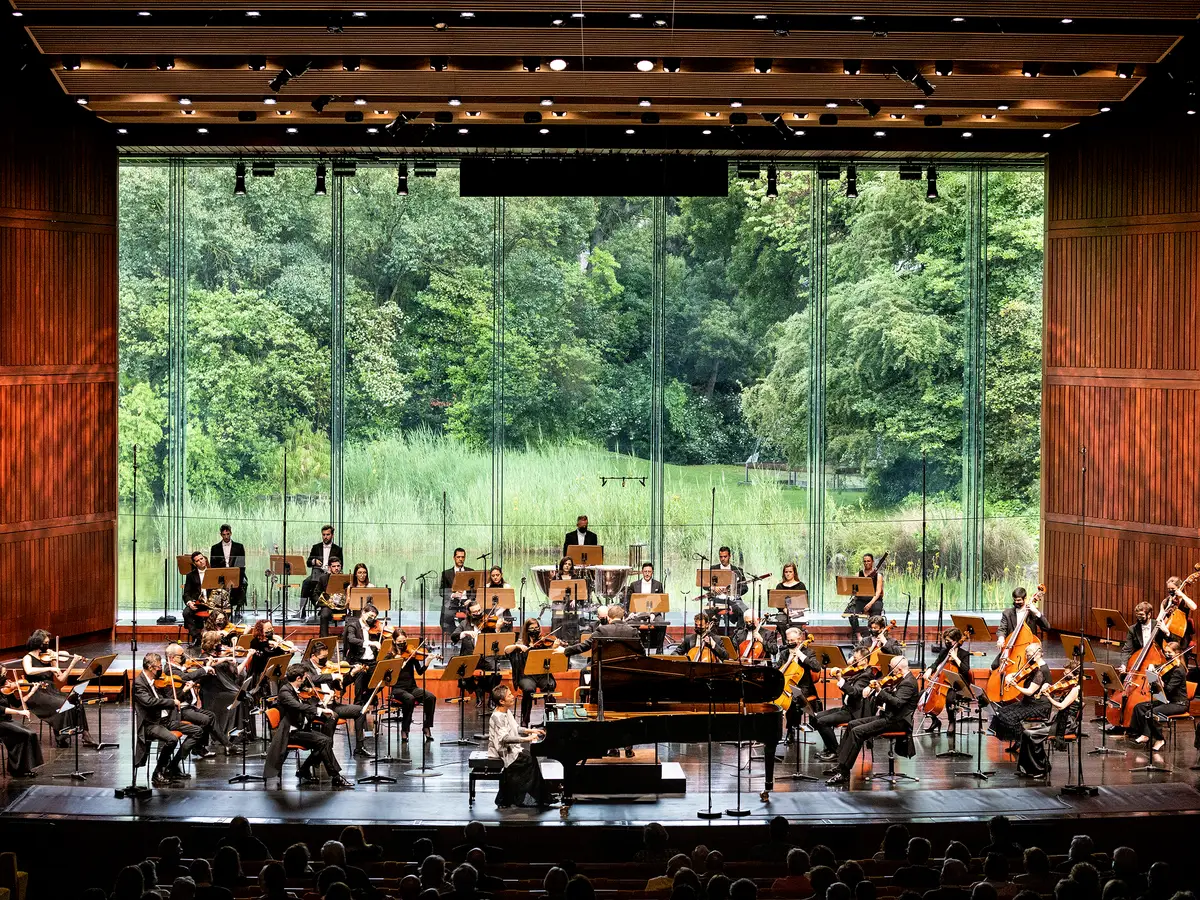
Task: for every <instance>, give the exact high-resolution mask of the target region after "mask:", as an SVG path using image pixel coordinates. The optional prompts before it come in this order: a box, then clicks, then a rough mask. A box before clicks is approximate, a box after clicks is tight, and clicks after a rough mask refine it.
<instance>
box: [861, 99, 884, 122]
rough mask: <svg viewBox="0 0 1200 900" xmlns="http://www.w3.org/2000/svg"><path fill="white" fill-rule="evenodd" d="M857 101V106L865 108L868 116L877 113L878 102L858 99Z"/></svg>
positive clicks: (873, 115)
mask: <svg viewBox="0 0 1200 900" xmlns="http://www.w3.org/2000/svg"><path fill="white" fill-rule="evenodd" d="M857 102H858V105H859V106H861V107H862V108H863V109H864V110H866V112H867V115H868V116H871V117H872V118H874V117H875V116H877V115H879V109H880V107H879V104H878V103H876V102H875V101H874V100H859V101H857Z"/></svg>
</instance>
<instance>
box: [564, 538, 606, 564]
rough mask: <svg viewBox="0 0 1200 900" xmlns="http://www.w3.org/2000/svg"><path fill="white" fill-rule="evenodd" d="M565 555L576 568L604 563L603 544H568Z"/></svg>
mask: <svg viewBox="0 0 1200 900" xmlns="http://www.w3.org/2000/svg"><path fill="white" fill-rule="evenodd" d="M567 556H568V558H569V559H570V560H571V562H573V563H575V567H576V568H581V567H582V568H585V569H586V568H588V567H589V566H602V565H604V545H603V544H568V545H567Z"/></svg>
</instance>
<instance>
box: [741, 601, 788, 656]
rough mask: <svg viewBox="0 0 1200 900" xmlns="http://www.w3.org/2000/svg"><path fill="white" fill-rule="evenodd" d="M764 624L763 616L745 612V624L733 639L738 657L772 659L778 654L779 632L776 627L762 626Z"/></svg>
mask: <svg viewBox="0 0 1200 900" xmlns="http://www.w3.org/2000/svg"><path fill="white" fill-rule="evenodd" d="M765 624H766V620H765V619H764V618H761V617H759V616H756V615H754V613H752V612H747V613H746V624H745V625H744V626H743V627H742V628H741V629H740V631H739V632H738V634H737V640H736V641H735V643H736V644H737V648H738V658H739V659H743V660H755V659H774V658H775V657H776V656H778V655H779V632H778V630H777V629H776V628H770V629H768V628H765V627H763V626H764V625H765Z"/></svg>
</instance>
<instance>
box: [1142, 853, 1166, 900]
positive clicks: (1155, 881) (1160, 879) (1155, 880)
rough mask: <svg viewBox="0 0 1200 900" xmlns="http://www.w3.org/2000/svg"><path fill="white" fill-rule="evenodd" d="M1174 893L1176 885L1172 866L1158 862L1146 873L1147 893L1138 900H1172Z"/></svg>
mask: <svg viewBox="0 0 1200 900" xmlns="http://www.w3.org/2000/svg"><path fill="white" fill-rule="evenodd" d="M1174 893H1175V883H1174V879H1173V878H1172V877H1171V866H1170V864H1169V863H1165V862H1156V863H1154V864H1152V865H1151V866H1150V870H1149V871H1148V872H1147V873H1146V892H1145V893H1144V894H1142V896H1141V897H1139V898H1138V900H1170V897H1171V895H1173V894H1174Z"/></svg>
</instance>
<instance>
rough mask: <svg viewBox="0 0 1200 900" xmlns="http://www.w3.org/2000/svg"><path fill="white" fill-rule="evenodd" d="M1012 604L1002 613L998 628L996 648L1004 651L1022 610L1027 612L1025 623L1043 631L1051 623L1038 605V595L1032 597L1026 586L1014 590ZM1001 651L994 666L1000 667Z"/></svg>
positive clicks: (1046, 629)
mask: <svg viewBox="0 0 1200 900" xmlns="http://www.w3.org/2000/svg"><path fill="white" fill-rule="evenodd" d="M1012 601H1013V602H1012V606H1010V607H1009V608H1008V609H1006V610H1004V611H1003V612H1002V613H1000V625H999V626H998V627H997V628H996V649H997V650H1000V651H1003V650H1004V644H1005V642H1006V641H1007V640H1008V636H1009V635H1010V634H1012V633H1013V632H1014V631H1016V630H1017V616H1018V615H1019V614H1020V612H1021V610H1022V609H1024V610H1025V611H1026V612H1025V624H1026V625H1028V626H1029V627H1030V629H1033V628H1039V629H1041V630H1042V631H1048V630H1049V628H1050V623H1049V622H1048V621H1046V618H1045V616H1043V615H1042V613H1041V611H1040V610H1039V609H1038V607H1037V596H1036V595H1035V596H1033V597H1030V596H1029V595H1028V594H1027V593H1026V591H1025V588H1023V587H1019V588H1016V589H1015V590H1014V591H1013V592H1012ZM1000 655H1001V654H1000V653H997V654H996V658H995V659H993V660H992V668H993V669H998V668H1000Z"/></svg>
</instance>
